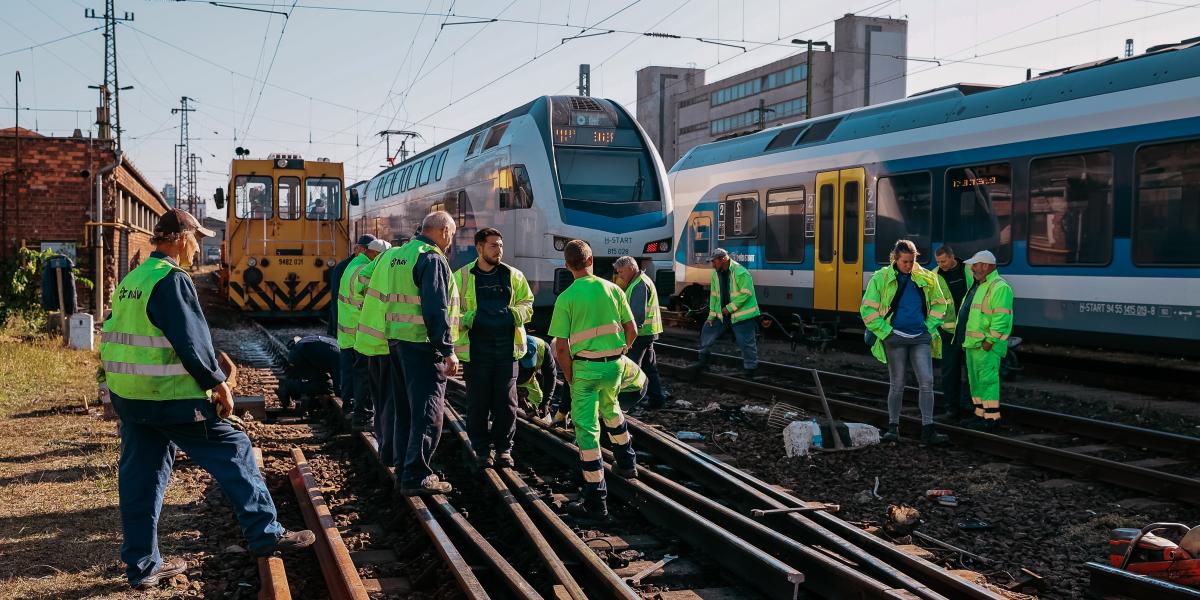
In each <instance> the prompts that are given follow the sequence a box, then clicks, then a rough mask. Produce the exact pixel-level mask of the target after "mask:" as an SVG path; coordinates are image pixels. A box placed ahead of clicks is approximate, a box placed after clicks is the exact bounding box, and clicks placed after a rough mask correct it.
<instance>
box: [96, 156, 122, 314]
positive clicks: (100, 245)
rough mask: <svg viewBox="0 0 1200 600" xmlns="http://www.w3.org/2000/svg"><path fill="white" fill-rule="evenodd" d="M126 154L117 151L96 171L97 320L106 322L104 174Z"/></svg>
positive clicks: (119, 164)
mask: <svg viewBox="0 0 1200 600" xmlns="http://www.w3.org/2000/svg"><path fill="white" fill-rule="evenodd" d="M123 157H124V154H123V153H122V152H121V151H120V150H117V151H116V160H114V161H113V163H112V164H111V165H107V166H104V167H101V168H100V170H99V171H97V172H96V214H95V215H94V216H93V218H94V219H95V220H96V239H95V243H96V275H95V277H96V280H95V282H96V315H95V316H96V322H97V323H103V322H104V225H103V223H104V176H105V175H108V174H109V173H111V172H112V171H113V170H114V169H116V168H117V167H119V166H121V159H122V158H123Z"/></svg>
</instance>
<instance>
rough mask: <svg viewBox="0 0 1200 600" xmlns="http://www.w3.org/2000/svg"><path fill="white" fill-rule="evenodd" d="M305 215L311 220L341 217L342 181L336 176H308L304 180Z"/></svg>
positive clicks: (335, 219) (332, 219)
mask: <svg viewBox="0 0 1200 600" xmlns="http://www.w3.org/2000/svg"><path fill="white" fill-rule="evenodd" d="M304 198H305V202H306V203H307V206H306V208H305V210H304V212H305V215H306V217H307V218H308V219H309V220H313V221H337V220H340V219H341V218H342V182H341V180H339V179H337V178H336V177H309V178H308V179H305V180H304Z"/></svg>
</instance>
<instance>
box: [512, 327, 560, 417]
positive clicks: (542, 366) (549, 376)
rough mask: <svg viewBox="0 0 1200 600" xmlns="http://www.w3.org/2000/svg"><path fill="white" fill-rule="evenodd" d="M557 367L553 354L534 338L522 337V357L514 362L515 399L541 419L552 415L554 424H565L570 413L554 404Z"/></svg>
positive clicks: (546, 346)
mask: <svg viewBox="0 0 1200 600" xmlns="http://www.w3.org/2000/svg"><path fill="white" fill-rule="evenodd" d="M557 390H558V363H557V362H556V361H555V360H554V351H553V350H551V349H550V348H549V344H547V343H546V341H545V340H543V339H542V338H539V337H537V336H533V335H530V336H526V337H525V355H524V356H522V357H521V359H520V360H518V361H517V397H518V400H520V401H523V402H526V403H528V404H529V406H531V407H533V409H534V410H535V411H536V412H537V413H538V414H541V415H545V414H553V419H554V420H555V421H558V420H561V421H562V422H564V423H565V422H566V418H567V413H568V411H569V410H570V409H569V408H567V407H564V406H563V403H562V402H559V401H556V400H555V396H554V393H555V391H557Z"/></svg>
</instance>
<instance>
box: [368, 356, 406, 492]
mask: <svg viewBox="0 0 1200 600" xmlns="http://www.w3.org/2000/svg"><path fill="white" fill-rule="evenodd" d="M365 358H366V359H367V370H368V372H369V374H370V378H369V381H370V384H371V391H370V394H371V397H372V398H374V399H375V442H376V443H378V444H379V460H380V462H382V463H383V464H385V465H387V466H389V467H396V468H397V469H399V468H400V466H401V462H400V456H399V454H398V453H397V452H396V407H397V406H408V399H407V396H406V395H405V391H404V372H403V371H402V370H401V369H400V364H399V361H397V360H396V359H394V358H393V357H392V355H391V353H389V354H381V355H379V356H367V357H365Z"/></svg>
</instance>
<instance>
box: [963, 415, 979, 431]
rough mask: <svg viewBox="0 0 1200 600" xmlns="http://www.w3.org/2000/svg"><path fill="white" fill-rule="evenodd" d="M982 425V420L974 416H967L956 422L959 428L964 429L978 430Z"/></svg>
mask: <svg viewBox="0 0 1200 600" xmlns="http://www.w3.org/2000/svg"><path fill="white" fill-rule="evenodd" d="M982 425H983V419H981V418H979V417H977V416H975V415H974V414H968V415H967V416H966V417H964V418H963V419H962V420H961V421H959V422H958V426H959V427H964V428H966V429H979V428H980V427H981V426H982Z"/></svg>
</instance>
